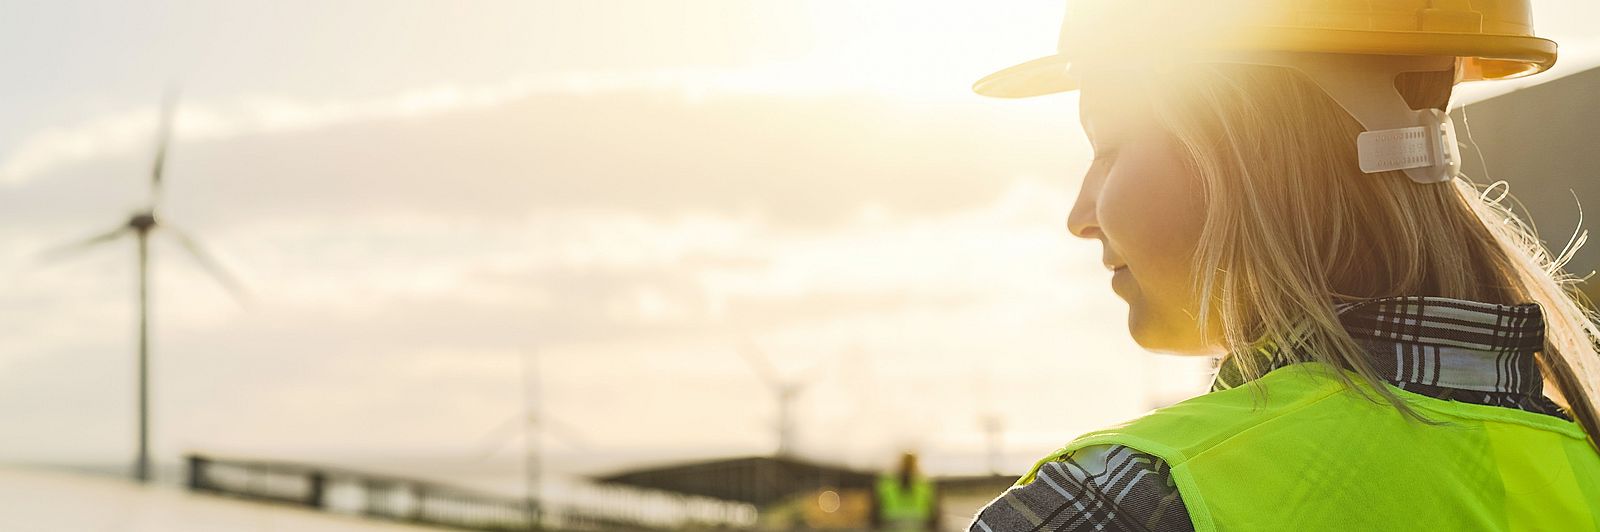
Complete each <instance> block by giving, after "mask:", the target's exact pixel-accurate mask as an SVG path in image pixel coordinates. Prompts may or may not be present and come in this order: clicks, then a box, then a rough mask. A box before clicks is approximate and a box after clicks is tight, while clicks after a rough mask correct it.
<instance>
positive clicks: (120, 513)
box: [0, 468, 437, 532]
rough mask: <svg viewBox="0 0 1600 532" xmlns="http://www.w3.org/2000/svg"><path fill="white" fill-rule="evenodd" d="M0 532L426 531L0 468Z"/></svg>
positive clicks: (101, 479)
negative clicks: (14, 531) (0, 531)
mask: <svg viewBox="0 0 1600 532" xmlns="http://www.w3.org/2000/svg"><path fill="white" fill-rule="evenodd" d="M0 530H28V531H37V532H53V531H64V532H65V531H71V532H80V531H81V532H97V531H117V532H123V531H126V532H157V531H160V532H187V531H214V530H228V531H236V532H250V531H266V530H294V531H304V532H322V531H332V530H338V531H357V532H362V531H390V532H396V531H407V530H411V531H424V530H428V531H432V530H437V529H433V528H419V527H412V526H404V525H398V524H392V523H385V522H381V521H370V520H366V519H363V518H360V517H355V516H345V515H337V514H327V513H320V512H313V511H310V510H303V509H298V508H293V507H288V506H281V505H272V504H260V503H251V502H245V501H238V500H232V499H227V498H223V497H215V496H207V495H199V494H192V493H189V492H187V491H184V490H183V489H182V488H179V487H176V486H169V485H155V486H140V485H137V484H134V483H132V482H129V481H124V480H120V479H116V478H108V477H96V476H91V475H84V474H75V473H57V472H49V471H38V470H29V469H17V468H0Z"/></svg>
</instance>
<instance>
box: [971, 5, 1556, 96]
mask: <svg viewBox="0 0 1600 532" xmlns="http://www.w3.org/2000/svg"><path fill="white" fill-rule="evenodd" d="M1529 2H1530V0H1206V1H1201V2H1197V1H1194V0H1076V1H1073V2H1071V3H1070V4H1069V6H1068V7H1069V9H1068V12H1067V17H1066V20H1065V22H1063V24H1062V31H1061V39H1060V42H1059V44H1058V46H1057V50H1056V54H1055V55H1052V56H1048V57H1043V58H1040V59H1035V60H1033V61H1028V62H1026V63H1022V64H1019V65H1016V66H1013V67H1010V68H1006V69H1004V70H1001V71H999V72H995V73H993V74H990V75H988V76H986V77H984V78H983V79H981V80H978V82H977V83H974V84H973V86H972V89H973V90H974V91H976V92H977V93H979V94H982V95H985V96H995V97H1001V98H1023V97H1028V96H1038V95H1041V94H1050V93H1055V92H1062V91H1069V90H1073V89H1076V88H1078V82H1077V76H1075V75H1074V73H1073V72H1072V70H1073V65H1074V64H1075V63H1078V62H1081V61H1084V60H1085V58H1087V57H1096V58H1101V59H1104V58H1105V57H1107V56H1109V57H1113V58H1114V57H1116V56H1119V55H1123V54H1138V53H1145V52H1150V51H1152V50H1154V49H1160V50H1161V51H1163V52H1164V53H1166V54H1168V55H1172V54H1174V52H1176V53H1177V54H1178V55H1181V54H1182V51H1184V50H1196V51H1199V50H1221V51H1250V50H1262V51H1281V52H1325V53H1345V54H1381V55H1409V56H1454V57H1456V58H1458V60H1457V61H1456V80H1457V81H1476V80H1493V79H1510V78H1516V77H1522V76H1527V75H1531V74H1535V73H1538V72H1542V71H1544V70H1546V69H1549V68H1550V66H1551V65H1554V64H1555V61H1556V43H1555V42H1553V41H1550V40H1548V39H1541V38H1539V37H1535V36H1534V35H1533V26H1532V21H1531V16H1530V6H1529Z"/></svg>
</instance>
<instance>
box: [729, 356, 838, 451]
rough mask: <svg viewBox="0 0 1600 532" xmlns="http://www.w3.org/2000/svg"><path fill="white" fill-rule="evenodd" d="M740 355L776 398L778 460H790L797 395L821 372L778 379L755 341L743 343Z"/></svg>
mask: <svg viewBox="0 0 1600 532" xmlns="http://www.w3.org/2000/svg"><path fill="white" fill-rule="evenodd" d="M739 354H740V355H742V356H743V357H744V359H745V362H747V363H749V364H750V368H751V369H753V370H755V372H756V375H757V376H759V377H761V380H762V381H764V382H766V383H767V386H768V387H770V388H772V391H773V392H774V393H775V394H776V395H777V396H778V456H779V457H782V458H790V457H792V456H793V455H794V452H795V443H796V442H795V437H796V435H795V423H794V402H795V401H796V400H798V399H800V394H801V393H803V392H805V391H806V387H807V386H810V385H811V383H812V382H813V381H815V380H816V378H817V375H816V373H817V372H818V371H820V370H821V365H820V364H819V365H818V366H817V367H816V368H813V370H812V371H810V372H808V374H807V375H806V376H804V377H800V378H794V379H788V380H785V379H783V378H780V377H779V376H778V370H777V369H776V368H773V367H772V363H771V361H769V360H768V359H767V356H766V352H765V351H762V350H761V349H760V348H759V347H757V346H756V344H755V342H754V341H751V340H748V339H747V340H745V342H744V343H743V345H741V346H740V348H739Z"/></svg>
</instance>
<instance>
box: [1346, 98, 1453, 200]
mask: <svg viewBox="0 0 1600 532" xmlns="http://www.w3.org/2000/svg"><path fill="white" fill-rule="evenodd" d="M1417 114H1418V115H1419V116H1418V117H1417V118H1419V119H1420V120H1419V121H1421V122H1423V125H1420V126H1413V127H1403V128H1398V129H1383V130H1378V131H1367V132H1363V133H1361V134H1360V135H1357V136H1356V150H1357V152H1359V153H1360V157H1361V171H1362V172H1366V173H1369V174H1371V173H1377V172H1388V171H1391V170H1405V171H1406V175H1407V176H1408V177H1410V178H1411V180H1412V181H1416V182H1418V183H1442V182H1445V181H1449V180H1450V179H1452V178H1454V177H1455V176H1456V175H1457V173H1458V172H1459V171H1460V168H1461V153H1460V149H1459V148H1458V147H1457V145H1456V128H1455V124H1454V123H1452V122H1451V120H1450V115H1448V114H1445V113H1444V112H1443V111H1440V110H1438V109H1431V108H1430V109H1423V110H1421V111H1417Z"/></svg>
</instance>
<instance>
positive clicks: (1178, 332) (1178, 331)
mask: <svg viewBox="0 0 1600 532" xmlns="http://www.w3.org/2000/svg"><path fill="white" fill-rule="evenodd" d="M1194 332H1195V331H1186V330H1183V329H1182V328H1181V327H1176V326H1173V325H1171V324H1168V323H1164V322H1160V321H1156V320H1149V319H1146V318H1145V316H1144V315H1143V314H1142V313H1140V312H1139V311H1138V310H1137V309H1136V308H1135V307H1132V306H1130V307H1129V309H1128V334H1129V336H1132V337H1133V342H1134V343H1136V344H1139V347H1141V348H1143V349H1144V350H1146V351H1150V352H1152V353H1160V354H1163V355H1180V356H1200V355H1210V354H1213V351H1215V349H1213V348H1211V346H1207V345H1205V344H1203V343H1202V342H1200V341H1199V338H1198V337H1197V335H1196V334H1194Z"/></svg>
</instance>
